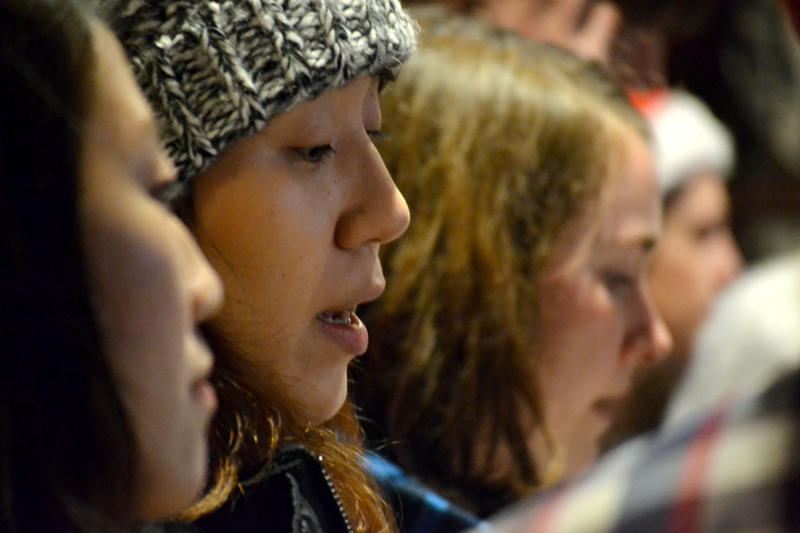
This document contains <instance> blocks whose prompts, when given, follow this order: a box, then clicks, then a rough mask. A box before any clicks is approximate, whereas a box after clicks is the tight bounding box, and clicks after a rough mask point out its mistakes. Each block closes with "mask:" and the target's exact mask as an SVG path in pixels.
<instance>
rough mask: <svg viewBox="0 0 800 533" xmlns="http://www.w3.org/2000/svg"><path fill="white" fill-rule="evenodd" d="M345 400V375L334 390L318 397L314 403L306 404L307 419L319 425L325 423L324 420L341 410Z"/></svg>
mask: <svg viewBox="0 0 800 533" xmlns="http://www.w3.org/2000/svg"><path fill="white" fill-rule="evenodd" d="M346 402H347V377H346V375H345V378H344V379H342V383H341V385H339V386H338V387H337V388H336V390H335V391H331V393H330V394H327V395H325V396H324V397H321V398H319V402H318V403H316V404H315V405H308V406H307V407H306V409H307V411H306V412H307V415H306V416H307V418H308V421H309V422H310V423H311V424H313V425H315V426H320V425H322V424H325V423H326V422H330V421H331V419H333V418H334V417H335V416H336V415H337V414H338V413H339V411H341V410H342V407H344V404H345V403H346Z"/></svg>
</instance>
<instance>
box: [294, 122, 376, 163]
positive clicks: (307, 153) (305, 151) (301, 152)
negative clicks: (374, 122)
mask: <svg viewBox="0 0 800 533" xmlns="http://www.w3.org/2000/svg"><path fill="white" fill-rule="evenodd" d="M367 135H368V136H369V138H370V139H372V142H373V143H375V142H377V141H381V140H383V139H385V138H386V135H384V133H383V132H382V131H381V130H370V131H367ZM293 150H294V152H295V153H296V154H297V155H298V156H300V158H301V159H302V160H303V161H306V162H308V163H313V164H315V165H318V164H320V163H323V162H324V161H325V160H326V159H327V158H328V157H330V156H331V155H333V154H335V153H336V150H334V149H333V147H332V146H331V145H330V144H323V145H320V146H310V147H307V148H294V149H293Z"/></svg>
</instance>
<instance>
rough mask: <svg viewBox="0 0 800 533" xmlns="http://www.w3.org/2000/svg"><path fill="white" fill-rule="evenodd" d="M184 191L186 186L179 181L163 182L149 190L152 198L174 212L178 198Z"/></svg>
mask: <svg viewBox="0 0 800 533" xmlns="http://www.w3.org/2000/svg"><path fill="white" fill-rule="evenodd" d="M183 190H184V185H183V184H182V183H180V182H179V181H177V180H169V181H164V182H161V183H159V184H157V185H154V186H153V187H150V188H149V189H148V193H149V194H150V196H151V197H152V198H153V199H154V200H155V201H157V202H159V203H161V204H163V205H164V207H166V208H167V209H169V210H170V211H173V210H174V209H175V205H176V203H177V201H178V198H179V197H180V196H181V194H182V193H183Z"/></svg>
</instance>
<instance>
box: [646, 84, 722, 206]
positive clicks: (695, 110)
mask: <svg viewBox="0 0 800 533" xmlns="http://www.w3.org/2000/svg"><path fill="white" fill-rule="evenodd" d="M630 98H631V101H632V102H633V104H634V106H635V107H636V108H637V109H638V110H639V111H640V112H641V113H642V114H643V115H644V116H645V118H646V119H647V121H648V122H649V123H650V127H651V128H652V131H653V143H652V146H653V152H654V156H655V162H656V171H657V173H658V181H659V185H660V187H661V194H662V195H665V194H667V193H669V192H670V191H672V190H674V189H675V188H677V187H679V186H680V185H682V184H683V183H684V182H685V181H686V180H687V179H689V178H691V177H692V176H694V175H696V174H698V173H700V172H707V171H714V172H717V173H719V174H720V175H721V176H722V177H723V178H727V177H728V176H729V175H730V173H731V171H732V170H733V165H734V162H735V154H734V147H733V138H732V136H731V134H730V132H729V131H728V129H727V128H726V127H725V126H724V125H723V124H722V122H720V121H719V120H718V119H717V118H716V117H715V116H714V115H713V114H712V113H711V110H709V108H708V107H707V106H706V105H705V104H704V103H703V102H702V101H700V100H699V99H698V98H697V97H695V96H693V95H692V94H690V93H688V92H686V91H683V90H680V89H671V90H666V89H660V90H654V91H647V92H631V93H630Z"/></svg>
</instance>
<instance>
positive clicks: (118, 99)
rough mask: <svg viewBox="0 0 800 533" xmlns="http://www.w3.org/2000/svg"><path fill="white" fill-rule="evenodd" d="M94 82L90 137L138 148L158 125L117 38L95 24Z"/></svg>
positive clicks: (106, 142)
mask: <svg viewBox="0 0 800 533" xmlns="http://www.w3.org/2000/svg"><path fill="white" fill-rule="evenodd" d="M91 35H92V49H93V51H94V60H93V62H92V70H93V72H92V76H91V78H92V83H91V87H90V89H89V90H88V93H89V105H88V115H87V125H88V134H89V135H92V136H94V137H95V138H94V139H92V140H94V141H102V142H103V144H105V145H108V144H110V143H119V146H120V147H127V146H131V145H134V144H135V143H136V140H137V139H141V138H142V136H143V134H155V133H156V126H155V123H154V121H153V117H152V114H151V112H150V108H149V106H148V104H147V102H146V101H145V99H144V96H143V95H142V93H141V91H140V90H139V87H138V85H137V84H136V81H135V80H134V78H133V74H132V73H131V70H130V68H129V67H128V63H127V59H126V58H125V55H124V54H123V52H122V48H121V47H120V45H119V43H118V41H117V39H116V38H115V37H114V36H113V34H112V33H111V31H110V30H109V29H108V28H106V26H105V25H104V24H103V23H101V22H99V21H93V22H92V23H91Z"/></svg>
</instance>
